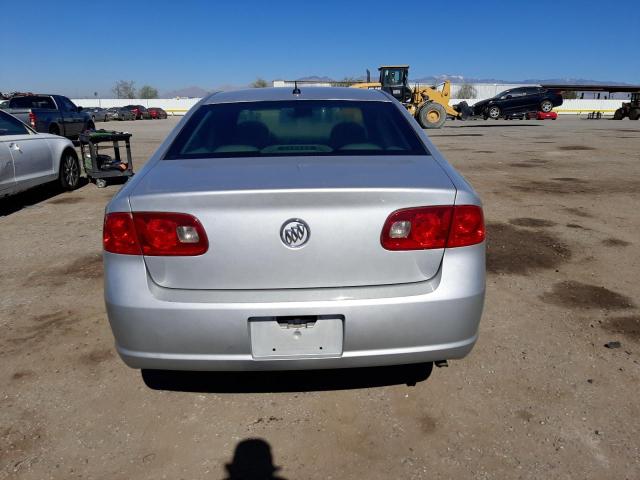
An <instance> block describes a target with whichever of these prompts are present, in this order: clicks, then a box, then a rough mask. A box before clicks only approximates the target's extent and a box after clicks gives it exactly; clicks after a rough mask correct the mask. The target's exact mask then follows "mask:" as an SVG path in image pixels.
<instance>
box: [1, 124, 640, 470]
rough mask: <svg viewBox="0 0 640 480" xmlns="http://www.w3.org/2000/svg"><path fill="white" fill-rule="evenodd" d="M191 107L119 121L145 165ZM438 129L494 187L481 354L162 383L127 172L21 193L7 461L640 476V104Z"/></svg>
mask: <svg viewBox="0 0 640 480" xmlns="http://www.w3.org/2000/svg"><path fill="white" fill-rule="evenodd" d="M175 123H176V120H175V119H169V120H166V121H143V122H141V121H138V122H123V123H118V124H107V125H106V126H107V127H108V128H109V127H112V128H113V127H115V128H121V129H126V130H129V131H131V132H132V133H133V134H134V136H133V146H134V148H133V151H134V156H135V159H136V160H137V164H136V167H139V166H140V165H141V164H142V163H143V162H144V159H145V158H146V157H147V156H149V155H150V153H151V152H152V151H153V150H154V149H155V148H156V146H157V145H158V144H159V143H160V141H161V140H162V139H163V138H164V137H165V135H166V134H167V133H168V131H169V130H170V129H171V128H172V127H173V125H175ZM431 137H432V138H433V141H434V142H435V143H436V144H437V145H438V147H439V148H440V149H441V150H442V151H443V152H444V153H445V155H446V156H447V157H448V159H449V160H450V161H451V162H452V163H453V164H454V165H455V166H456V167H457V168H458V169H459V170H460V171H461V172H462V173H463V174H464V175H465V176H466V178H467V179H469V180H470V181H471V183H472V184H473V185H474V187H475V188H476V189H477V190H478V192H479V193H480V195H481V197H482V198H483V201H484V205H485V214H486V218H487V223H488V245H489V247H488V259H487V262H488V290H487V301H486V308H485V312H484V317H483V320H482V322H481V327H480V339H479V341H478V344H477V346H476V347H475V349H474V350H473V352H472V354H471V355H470V356H468V357H467V358H466V359H464V360H459V361H455V362H450V364H449V367H448V368H434V369H433V371H432V373H431V375H430V376H429V377H428V378H427V379H426V380H424V381H421V382H419V383H418V384H417V385H416V386H407V385H406V384H405V383H404V382H405V380H406V376H405V373H406V371H407V370H406V369H372V370H367V371H337V372H336V371H334V372H328V373H327V372H324V373H322V374H314V373H312V372H303V373H296V374H291V375H289V374H264V373H263V374H260V375H259V376H258V377H256V376H255V375H253V376H251V375H241V374H233V375H224V374H214V375H200V376H198V375H183V376H180V377H174V378H171V377H169V378H159V379H158V378H155V379H154V378H152V377H150V378H148V379H147V381H148V382H149V384H150V385H151V386H152V387H153V388H150V387H148V386H147V385H146V384H145V382H144V381H143V379H142V377H141V375H140V372H138V371H136V370H131V369H129V368H127V367H125V365H124V364H123V363H122V362H121V361H120V359H119V358H118V357H117V355H116V354H115V351H114V348H113V339H112V336H111V331H110V329H109V325H108V323H107V319H106V316H105V310H104V305H103V300H102V265H101V256H100V252H101V227H102V219H103V210H104V206H105V204H106V203H107V201H108V200H109V198H110V197H111V196H112V195H113V194H114V193H115V192H116V191H117V190H118V188H119V187H118V186H109V187H108V188H106V189H97V188H96V187H95V186H94V185H91V184H88V185H85V186H83V187H82V188H80V189H79V190H77V191H75V192H72V193H65V194H59V193H58V192H56V191H55V190H52V189H39V190H37V191H32V192H29V193H28V194H24V195H19V196H18V197H16V198H14V199H11V200H8V201H7V200H3V201H0V262H1V265H2V274H1V276H0V287H1V292H2V294H1V296H0V328H1V329H2V335H1V336H0V479H5V478H20V479H37V480H41V479H49V478H51V479H76V478H83V479H165V478H166V479H185V480H186V479H189V480H192V479H220V478H225V477H229V478H271V477H270V475H271V474H272V473H273V475H274V476H275V477H283V478H288V479H320V478H323V479H324V478H327V479H342V478H385V479H387V478H406V479H414V478H415V479H417V478H420V479H438V478H443V479H444V478H456V479H465V478H474V479H489V478H508V479H569V478H575V479H603V478H611V479H614V478H615V479H637V478H640V452H639V447H640V441H639V438H640V437H639V432H640V402H639V401H638V398H639V394H640V382H639V380H640V364H639V361H640V281H639V280H640V273H639V272H640V249H639V248H638V246H639V238H640V236H639V232H640V215H639V211H640V122H632V121H629V120H624V121H620V122H614V121H608V120H599V121H587V120H579V119H576V118H570V119H567V118H561V119H559V120H558V121H517V120H516V121H499V122H491V121H489V122H484V121H475V122H474V121H471V122H466V123H463V122H449V123H447V126H446V127H445V128H444V129H442V130H438V131H433V132H431ZM614 341H615V342H620V346H619V348H607V347H605V344H608V342H614ZM610 346H612V347H616V346H617V345H616V344H612V345H610ZM251 439H255V440H251ZM248 465H251V466H253V468H254V469H255V471H258V472H261V473H262V474H263V475H262V476H251V475H253V474H255V471H254V472H253V473H252V472H247V471H246V469H247V466H248ZM273 466H276V467H277V468H279V470H277V471H275V470H274V468H272V467H273ZM243 475H244V476H243Z"/></svg>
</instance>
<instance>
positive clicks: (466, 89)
mask: <svg viewBox="0 0 640 480" xmlns="http://www.w3.org/2000/svg"><path fill="white" fill-rule="evenodd" d="M477 94H478V92H477V91H476V89H475V88H474V87H473V85H471V84H469V83H463V84H462V85H460V88H459V89H458V93H456V98H476V95H477Z"/></svg>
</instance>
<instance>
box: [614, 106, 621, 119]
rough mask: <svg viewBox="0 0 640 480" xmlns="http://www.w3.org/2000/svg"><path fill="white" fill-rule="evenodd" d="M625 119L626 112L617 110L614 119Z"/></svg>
mask: <svg viewBox="0 0 640 480" xmlns="http://www.w3.org/2000/svg"><path fill="white" fill-rule="evenodd" d="M623 118H624V110H623V109H621V108H619V109H617V110H616V112H615V113H614V114H613V119H614V120H622V119H623Z"/></svg>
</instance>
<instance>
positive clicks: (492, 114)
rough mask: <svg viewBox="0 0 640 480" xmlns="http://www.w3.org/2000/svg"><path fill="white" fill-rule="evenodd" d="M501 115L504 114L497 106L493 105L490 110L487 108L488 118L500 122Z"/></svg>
mask: <svg viewBox="0 0 640 480" xmlns="http://www.w3.org/2000/svg"><path fill="white" fill-rule="evenodd" d="M501 115H502V112H501V111H500V107H498V106H497V105H491V106H490V107H489V108H487V117H488V118H491V119H493V120H500V116H501Z"/></svg>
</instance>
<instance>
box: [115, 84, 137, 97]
mask: <svg viewBox="0 0 640 480" xmlns="http://www.w3.org/2000/svg"><path fill="white" fill-rule="evenodd" d="M134 85H135V82H134V81H133V80H129V81H127V80H118V81H117V82H116V84H115V85H114V86H113V88H112V89H111V91H112V92H113V93H114V95H115V96H116V98H136V89H135V86H134Z"/></svg>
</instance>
